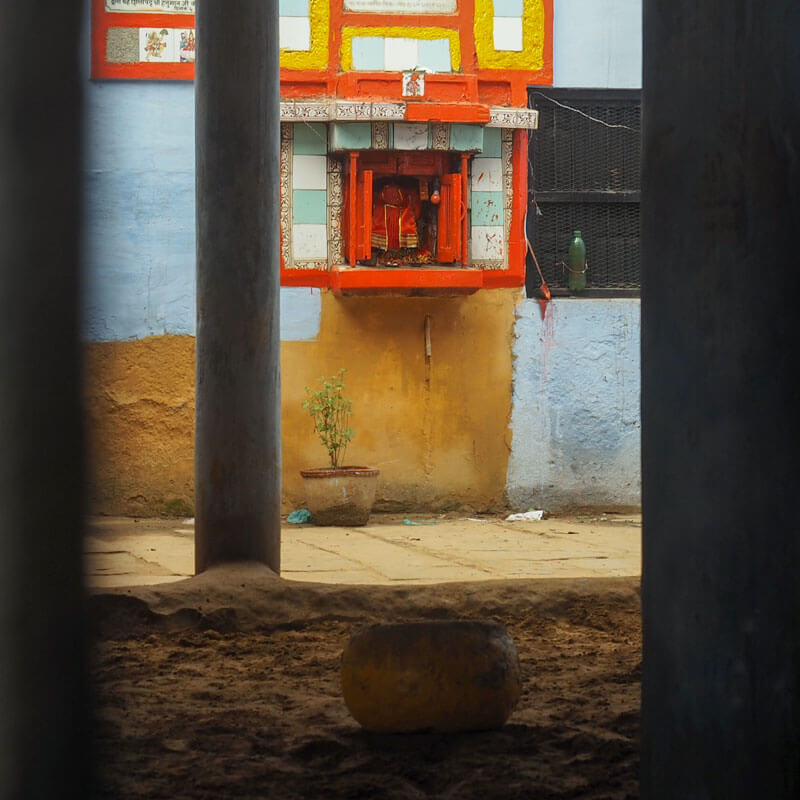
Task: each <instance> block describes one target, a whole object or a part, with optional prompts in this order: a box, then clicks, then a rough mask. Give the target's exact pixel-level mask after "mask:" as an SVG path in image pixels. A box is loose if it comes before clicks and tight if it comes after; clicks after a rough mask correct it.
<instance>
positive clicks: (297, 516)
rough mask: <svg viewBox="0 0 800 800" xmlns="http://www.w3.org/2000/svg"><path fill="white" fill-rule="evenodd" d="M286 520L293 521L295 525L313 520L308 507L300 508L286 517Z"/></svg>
mask: <svg viewBox="0 0 800 800" xmlns="http://www.w3.org/2000/svg"><path fill="white" fill-rule="evenodd" d="M286 521H287V522H291V523H292V524H293V525H302V524H303V523H304V522H311V512H310V511H309V510H308V509H307V508H298V509H297V510H296V511H292V513H291V514H289V516H288V517H286Z"/></svg>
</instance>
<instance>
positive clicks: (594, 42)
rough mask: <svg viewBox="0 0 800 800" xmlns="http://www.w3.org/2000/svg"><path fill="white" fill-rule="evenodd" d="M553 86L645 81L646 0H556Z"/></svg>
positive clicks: (620, 85)
mask: <svg viewBox="0 0 800 800" xmlns="http://www.w3.org/2000/svg"><path fill="white" fill-rule="evenodd" d="M553 85H554V86H563V87H580V88H582V89H608V88H614V89H639V88H641V86H642V0H554V3H553Z"/></svg>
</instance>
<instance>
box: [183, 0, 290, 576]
mask: <svg viewBox="0 0 800 800" xmlns="http://www.w3.org/2000/svg"><path fill="white" fill-rule="evenodd" d="M196 10H197V47H198V50H197V74H196V80H195V92H196V123H195V124H196V154H197V410H196V416H195V492H196V525H195V543H196V544H195V548H196V550H195V567H196V570H197V572H202V571H203V570H205V569H206V568H208V567H209V566H212V565H214V564H218V563H222V562H228V561H236V560H253V561H261V562H263V563H265V564H267V565H268V566H270V567H271V568H272V569H273V570H275V571H276V572H277V571H278V570H279V569H280V467H281V447H280V445H281V442H280V332H279V319H278V301H279V292H280V286H279V281H280V268H279V265H280V262H279V231H280V213H279V207H280V203H279V186H280V183H279V176H280V166H279V142H280V130H279V126H280V121H279V120H280V112H279V62H278V58H279V49H278V3H277V0H225V2H220V0H198V2H197V6H196Z"/></svg>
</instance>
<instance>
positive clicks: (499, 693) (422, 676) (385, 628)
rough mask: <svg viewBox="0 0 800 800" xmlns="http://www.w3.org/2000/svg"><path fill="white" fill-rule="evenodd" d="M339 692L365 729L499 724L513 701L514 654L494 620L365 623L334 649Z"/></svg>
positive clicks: (443, 728) (462, 727) (517, 686)
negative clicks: (339, 676)
mask: <svg viewBox="0 0 800 800" xmlns="http://www.w3.org/2000/svg"><path fill="white" fill-rule="evenodd" d="M342 693H343V695H344V702H345V704H346V705H347V708H348V709H349V711H350V713H351V714H352V715H353V717H354V718H355V719H356V721H357V722H359V723H360V724H361V725H362V727H364V728H366V729H367V730H370V731H375V732H380V733H404V732H406V733H407V732H411V731H423V730H434V731H476V730H487V729H490V728H499V727H501V726H502V725H503V723H504V722H505V721H506V720H507V719H508V717H509V715H510V714H511V712H512V711H513V710H514V707H515V706H516V704H517V701H518V700H519V695H520V672H519V656H518V655H517V648H516V647H515V645H514V640H513V639H512V638H511V636H510V635H509V633H508V631H506V629H505V628H504V627H503V626H502V625H500V624H499V623H497V622H482V621H473V620H452V621H437V622H404V623H392V624H381V625H371V626H369V627H367V628H362V629H360V630H358V631H356V632H355V633H354V634H353V635H352V637H351V638H350V641H349V642H348V643H347V646H346V647H345V650H344V653H343V654H342Z"/></svg>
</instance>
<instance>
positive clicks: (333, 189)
mask: <svg viewBox="0 0 800 800" xmlns="http://www.w3.org/2000/svg"><path fill="white" fill-rule="evenodd" d="M343 211H344V165H343V163H342V162H341V161H340V160H339V159H338V158H329V159H328V263H327V264H325V269H327V268H328V265H329V264H343V263H344V232H343V230H342V212H343Z"/></svg>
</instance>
